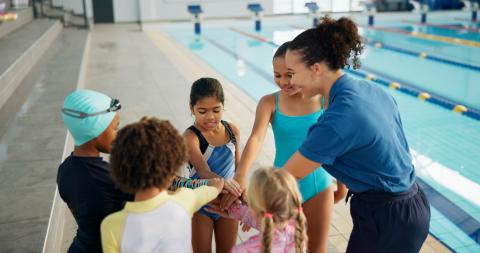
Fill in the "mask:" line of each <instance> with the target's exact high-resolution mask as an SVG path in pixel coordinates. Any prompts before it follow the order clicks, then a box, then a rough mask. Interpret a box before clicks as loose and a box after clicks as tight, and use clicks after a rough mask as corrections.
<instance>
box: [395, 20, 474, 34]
mask: <svg viewBox="0 0 480 253" xmlns="http://www.w3.org/2000/svg"><path fill="white" fill-rule="evenodd" d="M402 22H403V23H408V24H413V25H418V26H426V27H436V28H442V29H447V30H454V31H461V32H472V33H480V29H476V28H470V27H458V26H456V25H441V24H433V23H420V22H415V21H410V20H403V21H402Z"/></svg>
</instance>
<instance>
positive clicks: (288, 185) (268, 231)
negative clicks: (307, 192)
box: [247, 167, 308, 253]
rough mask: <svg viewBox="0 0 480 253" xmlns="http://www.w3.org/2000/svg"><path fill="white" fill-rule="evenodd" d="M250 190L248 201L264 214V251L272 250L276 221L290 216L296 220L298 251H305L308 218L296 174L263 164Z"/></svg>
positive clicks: (257, 171)
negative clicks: (264, 166) (304, 211)
mask: <svg viewBox="0 0 480 253" xmlns="http://www.w3.org/2000/svg"><path fill="white" fill-rule="evenodd" d="M247 191H248V192H247V196H248V205H249V206H250V208H252V209H253V210H254V211H255V212H256V214H257V215H259V216H260V217H262V218H261V229H260V231H261V234H262V249H261V252H262V253H270V252H271V250H272V240H273V235H274V232H275V227H276V225H277V224H281V223H284V222H288V221H290V220H295V252H296V253H303V252H305V251H306V245H307V240H308V239H307V232H306V218H305V215H304V214H303V211H302V197H301V195H300V191H299V190H298V185H297V181H296V180H295V178H294V177H293V176H292V175H290V173H288V172H287V171H285V170H279V169H274V168H271V167H266V168H260V169H258V170H256V171H255V172H254V173H253V175H252V179H251V180H250V184H249V187H248V190H247ZM265 214H268V215H265ZM270 215H271V216H270ZM269 216H270V217H269Z"/></svg>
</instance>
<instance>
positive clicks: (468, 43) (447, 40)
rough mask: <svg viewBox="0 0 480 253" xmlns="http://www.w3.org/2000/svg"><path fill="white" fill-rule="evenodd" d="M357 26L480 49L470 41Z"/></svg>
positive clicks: (477, 43) (478, 44)
mask: <svg viewBox="0 0 480 253" xmlns="http://www.w3.org/2000/svg"><path fill="white" fill-rule="evenodd" d="M357 25H358V26H359V27H362V28H364V29H371V30H379V31H384V32H391V33H400V34H403V35H407V36H411V37H415V38H421V39H427V40H434V41H440V42H445V43H450V44H456V45H462V46H471V47H480V42H477V41H472V40H464V39H458V38H450V37H445V36H439V35H433V34H428V33H419V32H409V31H405V30H401V29H395V28H387V27H378V26H367V25H360V24H357Z"/></svg>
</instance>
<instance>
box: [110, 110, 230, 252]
mask: <svg viewBox="0 0 480 253" xmlns="http://www.w3.org/2000/svg"><path fill="white" fill-rule="evenodd" d="M187 159H188V158H187V150H186V145H185V143H184V139H183V137H182V136H181V135H180V134H179V133H178V131H177V130H176V129H175V128H174V127H173V126H172V125H171V124H170V122H168V121H165V120H159V119H156V118H142V119H141V120H140V121H139V122H136V123H133V124H130V125H127V126H125V127H124V128H122V129H121V130H120V131H119V132H118V134H117V138H116V139H115V141H114V143H113V148H112V152H111V156H110V162H111V173H112V177H113V179H114V181H115V182H116V184H117V185H118V186H119V187H120V188H121V189H123V190H124V191H126V192H130V193H134V194H135V200H134V201H133V202H127V204H126V205H125V208H124V209H123V210H121V211H119V212H116V213H113V214H111V215H109V216H107V217H106V218H105V219H104V220H103V222H102V225H101V237H102V248H103V252H104V253H111V252H191V251H192V246H191V237H192V233H191V221H192V215H193V213H194V212H196V211H197V210H198V209H200V207H202V206H203V205H205V204H206V203H208V202H210V201H211V200H213V199H214V198H216V197H217V195H218V194H219V193H220V192H221V190H222V188H223V185H224V182H223V180H222V179H210V180H209V182H208V185H207V186H201V187H199V188H197V189H194V190H192V189H187V188H181V189H179V190H177V191H176V192H175V193H174V194H171V195H169V193H168V191H167V189H168V187H169V186H170V185H171V183H172V180H173V179H174V178H175V177H176V172H177V171H178V170H179V169H180V168H181V166H182V165H184V164H185V163H186V162H187Z"/></svg>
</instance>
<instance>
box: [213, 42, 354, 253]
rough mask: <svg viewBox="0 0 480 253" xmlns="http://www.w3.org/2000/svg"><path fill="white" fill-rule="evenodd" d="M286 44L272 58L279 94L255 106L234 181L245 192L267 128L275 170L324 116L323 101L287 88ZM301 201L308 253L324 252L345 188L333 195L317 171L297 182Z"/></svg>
mask: <svg viewBox="0 0 480 253" xmlns="http://www.w3.org/2000/svg"><path fill="white" fill-rule="evenodd" d="M287 47H288V42H287V43H285V44H283V45H282V46H280V47H279V48H278V49H277V52H276V53H275V55H274V57H273V69H274V75H275V83H276V84H277V85H278V87H279V88H280V91H278V92H275V93H272V94H269V95H266V96H264V97H262V99H261V100H260V102H259V103H258V106H257V111H256V115H255V123H254V125H253V130H252V133H251V135H250V137H249V139H248V142H247V144H246V146H245V149H244V151H243V154H242V158H241V160H240V164H239V166H238V168H237V171H236V173H235V180H236V181H237V182H238V183H240V185H241V186H242V187H243V189H245V188H244V187H245V185H246V180H247V175H248V169H249V168H250V167H251V166H252V164H253V162H254V160H255V159H256V156H257V154H258V153H259V152H260V148H261V147H262V144H263V141H264V138H265V135H266V132H267V128H268V124H269V123H270V124H271V125H272V130H273V134H274V137H275V149H276V153H275V162H274V165H275V167H277V168H281V167H283V165H284V164H285V162H286V161H287V160H288V159H289V158H290V157H291V156H292V155H293V154H294V153H295V152H296V151H297V150H298V148H299V147H300V145H301V144H302V143H303V141H304V140H305V138H306V137H307V133H308V129H309V128H310V126H311V125H313V124H314V123H316V122H317V120H318V117H319V116H320V115H321V114H322V113H323V110H324V108H323V105H322V102H321V101H322V98H321V97H320V96H317V97H314V98H305V97H304V96H303V95H302V93H301V92H300V90H299V89H297V88H295V87H294V86H292V85H290V76H289V73H288V70H287V67H286V65H285V53H286V50H287ZM298 183H299V188H300V192H301V193H302V197H303V201H304V203H303V209H304V212H305V216H306V218H307V225H308V228H307V233H308V238H309V239H308V252H315V253H317V252H327V239H328V229H329V227H330V218H331V213H332V208H333V204H334V202H335V203H336V202H338V201H340V200H341V199H343V198H344V197H345V195H346V188H345V186H344V185H343V184H341V183H340V182H338V181H337V183H338V187H337V188H338V189H337V191H335V194H334V193H333V189H332V187H331V184H332V178H331V176H330V175H329V174H328V173H327V172H326V171H325V170H324V169H322V168H319V169H316V170H315V171H313V172H312V173H311V174H310V175H308V176H307V177H305V178H303V179H302V180H300V181H299V182H298ZM225 198H228V197H224V198H223V199H222V205H223V207H224V208H225V207H227V206H229V203H230V202H231V199H233V197H231V198H229V199H227V200H225Z"/></svg>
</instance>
